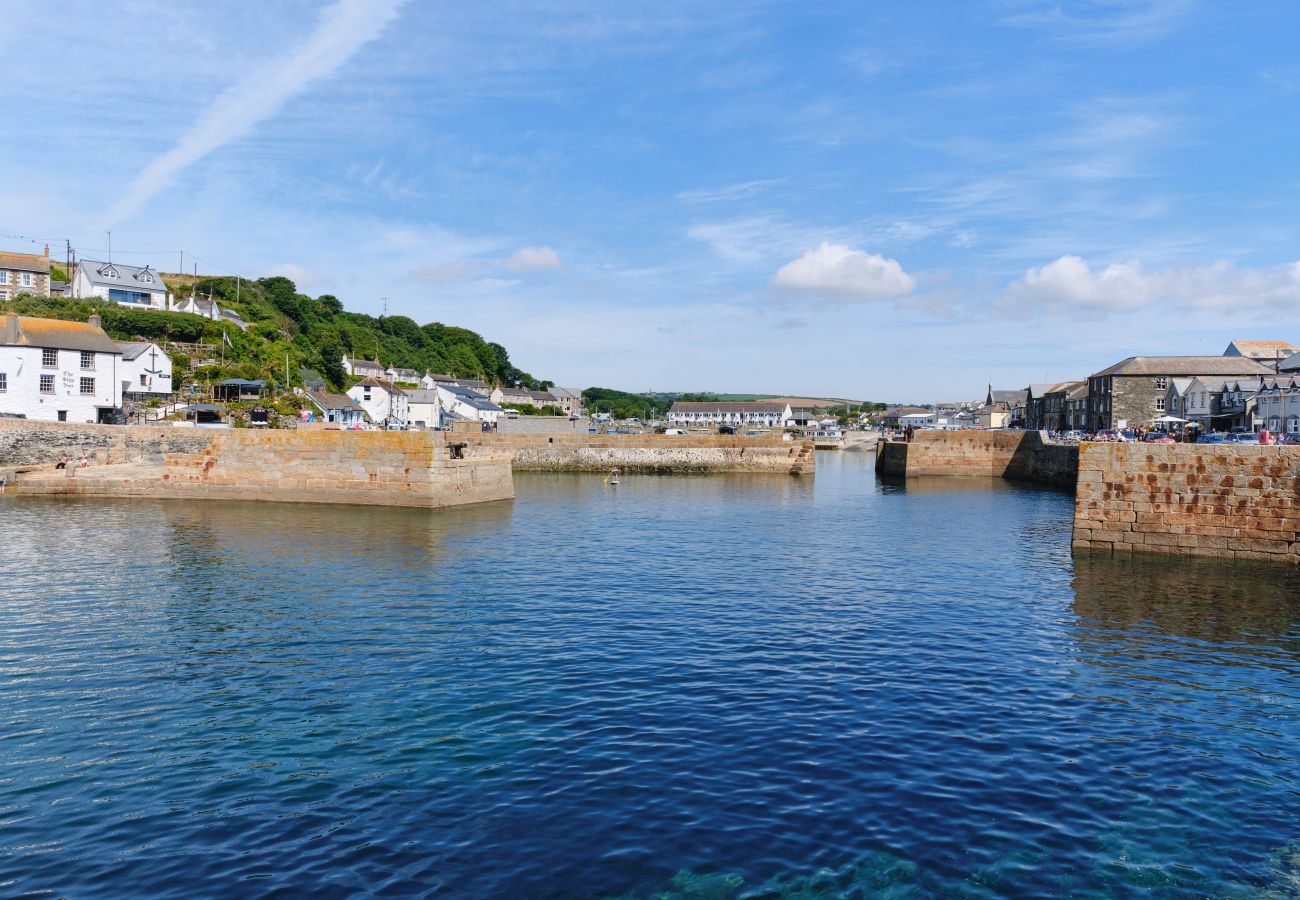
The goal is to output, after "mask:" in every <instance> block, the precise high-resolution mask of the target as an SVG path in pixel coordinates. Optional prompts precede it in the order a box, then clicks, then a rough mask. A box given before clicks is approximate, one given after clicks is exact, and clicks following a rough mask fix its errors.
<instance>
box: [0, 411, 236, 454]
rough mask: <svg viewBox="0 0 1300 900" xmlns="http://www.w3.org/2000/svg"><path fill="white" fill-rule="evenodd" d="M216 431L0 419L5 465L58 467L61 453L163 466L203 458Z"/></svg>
mask: <svg viewBox="0 0 1300 900" xmlns="http://www.w3.org/2000/svg"><path fill="white" fill-rule="evenodd" d="M215 433H216V430H215V429H207V428H173V427H171V426H167V425H151V426H146V425H130V426H125V425H78V424H73V423H71V422H35V421H31V420H27V419H0V466H36V465H41V464H43V463H54V462H56V461H57V460H58V458H59V456H60V454H63V455H66V456H67V457H68V458H69V459H72V460H76V459H78V458H79V457H80V456H81V454H83V453H85V454H87V455H88V456H89V457H90V458H91V459H92V460H94V462H95V463H97V464H101V465H102V464H112V463H123V462H132V461H138V460H147V461H151V462H159V463H160V462H162V460H163V457H164V456H165V455H166V454H168V453H197V452H198V451H199V450H201V449H203V448H204V447H206V446H208V444H209V443H210V442H211V440H212V435H213V434H215Z"/></svg>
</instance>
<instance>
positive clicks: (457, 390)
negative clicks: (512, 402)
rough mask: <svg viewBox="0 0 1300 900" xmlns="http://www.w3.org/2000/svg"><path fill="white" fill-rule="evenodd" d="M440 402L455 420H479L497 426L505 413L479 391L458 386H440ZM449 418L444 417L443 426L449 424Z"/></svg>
mask: <svg viewBox="0 0 1300 900" xmlns="http://www.w3.org/2000/svg"><path fill="white" fill-rule="evenodd" d="M438 400H439V402H440V403H441V404H442V409H443V411H444V412H445V413H449V414H450V416H451V417H453V418H459V419H469V420H470V421H475V420H477V421H479V422H487V423H489V424H491V425H496V423H497V419H499V418H500V417H501V414H502V413H503V412H505V410H503V409H502V408H501V407H499V406H497V405H496V404H495V403H493V402H492V401H491V400H489V399H487V398H486V397H484V396H483V395H482V394H480V393H479V392H478V391H476V390H474V389H472V388H467V387H462V386H461V385H458V384H439V385H438ZM447 418H448V417H447V416H444V417H443V421H442V424H443V425H446V424H447Z"/></svg>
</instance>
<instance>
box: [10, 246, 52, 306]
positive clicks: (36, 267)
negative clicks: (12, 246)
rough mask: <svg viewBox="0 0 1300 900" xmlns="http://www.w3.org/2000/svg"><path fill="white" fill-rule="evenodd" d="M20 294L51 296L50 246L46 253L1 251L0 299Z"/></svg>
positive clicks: (46, 247) (46, 248)
mask: <svg viewBox="0 0 1300 900" xmlns="http://www.w3.org/2000/svg"><path fill="white" fill-rule="evenodd" d="M19 294H33V295H35V296H37V297H48V296H50V247H49V244H46V245H45V255H44V256H37V255H36V254H34V253H0V300H10V299H12V298H14V297H17V296H18V295H19Z"/></svg>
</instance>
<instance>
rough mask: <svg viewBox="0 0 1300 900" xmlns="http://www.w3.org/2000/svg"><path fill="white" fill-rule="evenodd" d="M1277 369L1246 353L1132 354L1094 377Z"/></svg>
mask: <svg viewBox="0 0 1300 900" xmlns="http://www.w3.org/2000/svg"><path fill="white" fill-rule="evenodd" d="M1272 371H1273V370H1272V369H1270V368H1269V367H1268V366H1266V365H1264V364H1263V363H1258V362H1256V361H1255V360H1253V359H1247V358H1246V357H1244V356H1130V357H1129V358H1128V359H1122V360H1120V361H1119V362H1117V363H1115V364H1114V365H1113V366H1109V367H1108V368H1105V369H1102V370H1101V371H1100V372H1094V373H1093V374H1092V375H1091V376H1090V377H1092V378H1097V377H1100V376H1107V375H1118V376H1120V377H1132V376H1135V375H1166V376H1174V375H1224V376H1229V377H1231V376H1233V375H1267V374H1269V373H1271V372H1272Z"/></svg>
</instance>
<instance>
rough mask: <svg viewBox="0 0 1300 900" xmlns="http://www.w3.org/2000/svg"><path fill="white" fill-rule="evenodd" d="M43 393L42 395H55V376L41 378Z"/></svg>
mask: <svg viewBox="0 0 1300 900" xmlns="http://www.w3.org/2000/svg"><path fill="white" fill-rule="evenodd" d="M41 393H42V394H53V393H54V376H53V375H42V376H41Z"/></svg>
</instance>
